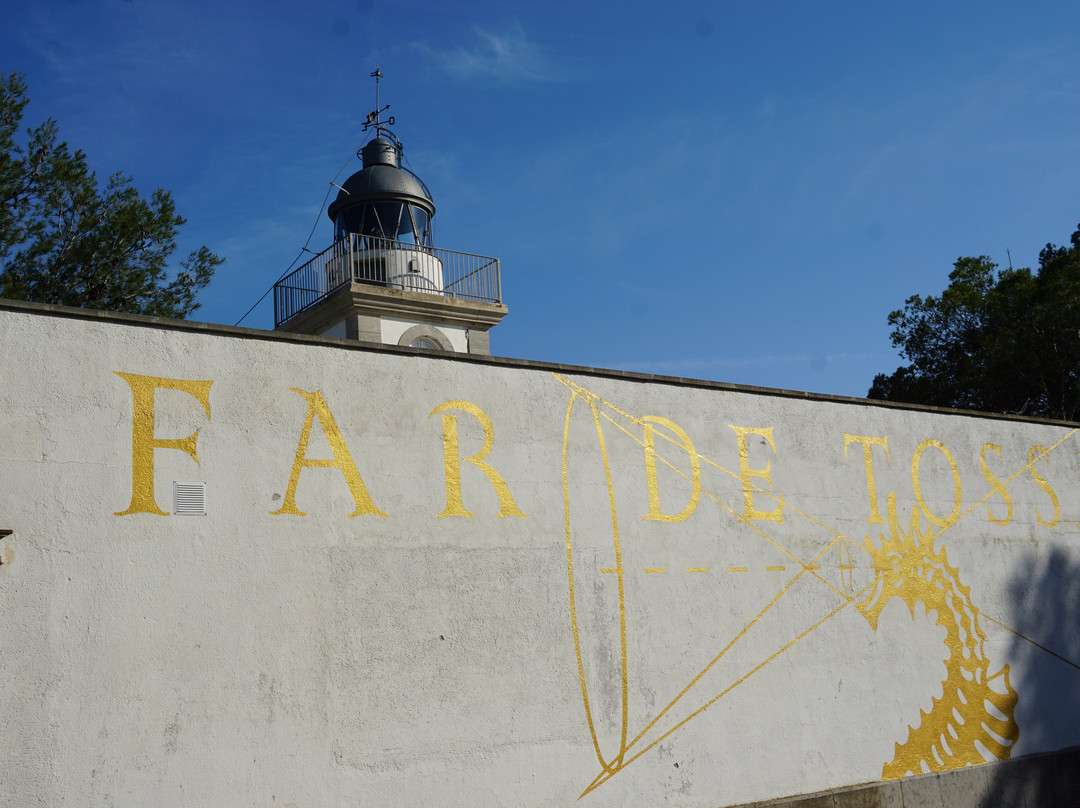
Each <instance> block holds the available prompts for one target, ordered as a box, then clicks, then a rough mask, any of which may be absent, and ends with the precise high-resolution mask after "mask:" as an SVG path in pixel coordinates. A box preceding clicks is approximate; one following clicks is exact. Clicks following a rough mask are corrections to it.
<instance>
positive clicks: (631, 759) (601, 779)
mask: <svg viewBox="0 0 1080 808" xmlns="http://www.w3.org/2000/svg"><path fill="white" fill-rule="evenodd" d="M801 575H802V573H801V572H800V573H799V575H797V576H795V577H796V579H797V578H798V577H799V576H801ZM794 582H795V581H794V579H793V580H792V582H791V583H794ZM789 586H790V584H789ZM872 587H873V584H869V585H867V586H866V587H864V588H863V589H862V590H861V591H860V592H859V593H858V594H857V595H856V596H855V597H854V598H851V599H850V600H847V601H846V602H844V603H841V604H840V605H839V606H837V607H836V608H835V609H833V610H832V611H831V612H829V613H828V614H827V615H825V616H824V617H823V618H821V619H820V620H818V621H817V622H816V623H814V625H812V626H810V628H808V629H806V631H804V632H803V633H802V634H800V635H799V636H798V637H796V638H795V639H793V640H791V642H789V643H788V644H787V645H785V646H784V647H783V648H781V649H780V650H779V651H776V652H775V653H773V654H772V655H771V656H770V657H768V659H766V660H764V661H763V662H760V663H759V664H758V665H756V666H755V667H754V668H752V669H751V670H750V671H749V672H748V673H746V674H744V675H743V676H742V678H740V679H738V680H737V681H735V682H733V683H732V684H730V685H728V686H727V687H726V688H724V689H723V690H722V691H720V693H718V694H717V695H716V696H715V697H714V698H712V699H711V700H710V701H708V702H706V703H705V704H704V705H702V706H701V707H699V708H698V709H697V710H695V711H694V712H692V713H691V714H690V715H688V716H686V718H684V719H683V720H682V721H680V722H679V723H678V724H676V725H675V726H673V727H672V728H671V729H669V730H668V731H667V732H665V733H664V734H663V735H661V736H660V737H659V738H657V739H656V740H654V741H653V742H652V743H650V744H649V745H648V746H646V747H644V748H642V749H641V750H640V751H639V752H637V753H636V754H635V755H632V756H631V757H629V758H627V759H626V760H625V761H624V762H623V763H622V764H621V765H620V766H618V767H617V768H616V769H615V771H613V772H608V773H606V774H605V775H601V776H600V777H599V778H597V780H598V781H593V783H590V784H589V787H588V788H587V789H586V790H585V791H583V792H582V793H581V795H580V796H579V797H578V799H581V797H584V796H585V795H586V794H588V793H589V792H590V791H592V790H594V789H596V788H598V787H600V786H601V785H603V784H604V783H606V782H607V781H608V780H610V779H611V778H612V777H614V776H615V775H616V774H618V773H619V772H620V771H622V770H623V769H625V768H626V767H627V766H629V765H630V764H631V763H633V762H634V761H635V760H637V759H638V758H640V757H641V756H642V755H644V754H645V753H646V752H648V751H649V750H650V749H652V748H653V747H654V746H656V745H657V744H659V743H662V742H663V741H664V739H666V738H667V737H668V736H670V735H671V734H672V733H674V732H675V731H676V730H679V729H681V728H682V727H684V726H686V724H688V723H689V722H690V721H691V720H693V719H694V718H697V717H698V716H699V715H701V713H703V712H705V711H706V710H707V709H709V708H710V707H712V706H713V705H714V704H716V702H718V701H720V699H722V698H723V697H724V696H726V695H727V694H728V693H730V692H731V691H732V690H734V689H735V688H736V687H738V686H739V685H741V684H742V683H743V682H745V681H746V680H747V679H749V678H750V677H751V676H753V675H754V674H755V673H757V672H758V671H760V670H761V669H762V668H764V667H765V666H766V665H768V664H769V663H770V662H772V661H773V660H774V659H776V658H777V657H778V656H780V654H782V653H784V652H785V651H787V650H788V649H789V648H791V647H792V646H793V645H795V643H797V642H799V641H800V640H802V639H803V637H805V636H806V635H807V634H809V633H810V632H812V631H814V629H816V628H818V627H819V626H821V625H822V624H823V623H824V622H825V621H826V620H830V619H831V618H833V617H835V616H836V615H837V614H839V613H840V611H841V610H843V609H844V607H845V606H847V605H848V604H850V603H851V602H852V601H853V600H855V599H857V598H859V597H862V595H863V594H864V593H866V592H867V591H868V590H870V589H871V588H872ZM777 597H779V596H777ZM638 737H640V736H638ZM635 740H636V739H635ZM632 745H633V741H631V746H632Z"/></svg>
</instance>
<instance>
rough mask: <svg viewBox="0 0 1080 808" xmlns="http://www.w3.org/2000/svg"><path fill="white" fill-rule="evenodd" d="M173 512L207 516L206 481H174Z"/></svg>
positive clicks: (180, 514)
mask: <svg viewBox="0 0 1080 808" xmlns="http://www.w3.org/2000/svg"><path fill="white" fill-rule="evenodd" d="M173 513H175V514H176V515H177V516H206V483H181V482H173Z"/></svg>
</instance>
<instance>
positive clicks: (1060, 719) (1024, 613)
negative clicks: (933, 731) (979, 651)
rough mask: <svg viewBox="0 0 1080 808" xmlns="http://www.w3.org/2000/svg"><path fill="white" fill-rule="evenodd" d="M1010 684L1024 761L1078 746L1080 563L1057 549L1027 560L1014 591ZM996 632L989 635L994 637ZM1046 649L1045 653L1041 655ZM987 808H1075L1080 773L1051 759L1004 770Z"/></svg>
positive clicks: (1071, 760)
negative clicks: (1015, 694)
mask: <svg viewBox="0 0 1080 808" xmlns="http://www.w3.org/2000/svg"><path fill="white" fill-rule="evenodd" d="M1009 600H1010V605H1011V607H1012V608H1011V614H1010V615H1009V618H1011V621H1012V622H1011V626H1012V628H1013V629H1015V630H1016V631H1017V632H1019V634H1022V635H1023V637H1021V636H1016V635H1014V636H1013V640H1012V643H1011V645H1010V648H1009V660H1010V667H1011V675H1010V678H1011V680H1012V683H1013V686H1014V687H1015V688H1016V690H1017V692H1018V693H1019V695H1020V700H1019V703H1018V704H1017V707H1016V718H1017V723H1018V724H1019V726H1020V741H1021V743H1022V745H1023V749H1024V750H1025V752H1026V754H1032V753H1039V752H1047V751H1052V750H1060V749H1066V748H1068V747H1075V746H1077V739H1078V736H1080V733H1078V732H1077V726H1078V724H1080V562H1077V561H1075V560H1073V559H1071V558H1070V557H1069V555H1068V554H1067V553H1065V552H1064V551H1063V550H1060V549H1057V548H1054V549H1052V550H1051V552H1050V555H1049V556H1048V557H1046V558H1045V559H1039V558H1038V556H1037V555H1036V553H1034V552H1032V553H1029V554H1028V556H1027V557H1026V558H1025V559H1024V561H1023V562H1022V563H1021V564H1019V565H1018V568H1017V571H1016V574H1015V575H1014V576H1013V580H1012V583H1011V585H1010V592H1009ZM992 628H994V627H993V625H992V624H989V625H985V626H984V630H985V631H988V632H989V630H991V629H992ZM1040 646H1041V647H1040ZM995 768H996V769H997V771H996V772H995V774H994V777H993V779H992V780H991V783H990V790H989V792H988V795H987V798H986V800H984V802H983V808H991V806H993V807H994V808H998V806H1033V807H1034V806H1044V805H1045V806H1055V805H1075V804H1076V802H1074V800H1076V799H1077V796H1076V795H1077V794H1078V793H1080V769H1078V767H1077V766H1076V763H1075V757H1074V756H1070V755H1066V756H1064V757H1062V756H1053V755H1051V756H1048V757H1045V758H1039V759H1035V760H1032V761H1031V765H1025V766H1000V767H995Z"/></svg>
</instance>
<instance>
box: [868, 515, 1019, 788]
mask: <svg viewBox="0 0 1080 808" xmlns="http://www.w3.org/2000/svg"><path fill="white" fill-rule="evenodd" d="M889 532H890V534H891V535H890V537H889V538H888V539H886V538H885V535H884V534H881V547H876V546H875V545H874V544H873V543H872V542H871V541H870V538H869V537H867V539H866V549H867V551H868V552H869V553H870V555H871V557H872V558H873V564H874V573H875V579H874V586H873V589H872V591H871V594H870V595H869V597H868V598H867V599H866V600H865V601H863V602H862V603H859V604H857V605H856V607H857V608H858V610H859V612H860V613H861V614H862V615H863V617H865V618H866V619H867V621H868V622H869V623H870V626H871V627H872V628H873V629H874V630H875V631H876V630H877V626H878V619H879V618H880V617H881V612H882V610H883V609H884V608H885V605H886V604H887V603H888V602H889V601H890V600H892V599H893V598H900V599H901V601H902V602H903V603H904V604H905V605H907V607H908V610H909V611H910V612H911V615H912V617H913V618H914V616H915V605H916V604H917V603H919V602H920V601H921V602H922V604H923V608H924V609H925V610H926V612H927V613H929V612H930V611H933V612H934V613H935V614H936V615H937V624H938V625H939V626H941V627H942V628H944V629H945V632H946V636H945V645H946V647H947V648H948V649H949V656H948V658H947V659H946V660H945V670H946V672H947V675H946V677H945V680H944V681H943V682H942V683H941V684H942V696H941V698H940V699H938V698H935V699H934V700H933V706H932V707H931V709H930V712H929V713H927V712H925V711H920V722H919V725H918V726H917V727H910V726H909V727H908V737H907V740H906V741H905V742H904V743H903V744H899V743H898V744H896V754H895V755H894V757H893V759H892V761H890V762H888V763H886V764H885V765H884V767H882V770H881V778H882V779H883V780H890V779H894V778H898V777H904V776H905V775H907V774H922V773H928V772H934V771H943V770H946V769H955V768H958V767H961V766H966V765H968V764H977V763H982V762H984V761H985V760H986V759H987V758H996V759H998V760H1004V759H1006V758H1008V757H1009V755H1010V753H1011V751H1012V746H1013V744H1014V743H1015V742H1016V739H1017V737H1018V736H1019V728H1018V727H1017V725H1016V720H1015V718H1014V717H1013V711H1014V709H1015V708H1016V702H1017V695H1016V691H1015V690H1013V688H1012V685H1011V684H1009V666H1008V665H1005V666H1003V667H1002V668H1001V669H1000V670H999V671H997V673H994V674H992V675H991V674H990V662H989V660H988V659H987V658H986V655H985V654H984V652H983V641H984V640H985V638H986V634H985V633H984V632H983V630H982V629H981V628H979V613H978V610H977V609H976V608H975V607H974V606H973V605H972V603H971V587H968V586H964V585H963V584H962V583H961V582H960V577H959V575H958V572H957V569H956V567H953V566H951V565H950V564H949V561H948V558H947V556H946V554H945V548H944V546H942V547H941V548H940V549H935V547H934V537H935V534H934V533H933V531H932V530H931V529H930V528H927V529H926V531H925V532H924V531H923V530H922V528H921V527H920V520H919V510H918V508H917V507H913V508H912V514H911V529H910V532H908V533H907V534H905V533H904V531H903V529H902V528H901V527H900V525H899V520H898V519H897V516H896V496H895V494H890V495H889ZM980 747H981V748H980Z"/></svg>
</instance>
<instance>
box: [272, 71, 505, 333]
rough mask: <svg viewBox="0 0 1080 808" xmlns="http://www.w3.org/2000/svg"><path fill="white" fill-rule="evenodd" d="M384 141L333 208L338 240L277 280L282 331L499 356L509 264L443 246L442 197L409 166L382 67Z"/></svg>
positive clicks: (377, 128) (379, 132) (370, 126)
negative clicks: (439, 243) (438, 231)
mask: <svg viewBox="0 0 1080 808" xmlns="http://www.w3.org/2000/svg"><path fill="white" fill-rule="evenodd" d="M371 75H372V76H374V77H375V104H376V106H375V111H373V112H371V113H370V114H369V115H368V117H367V121H366V122H365V124H364V131H365V132H368V131H373V132H374V137H373V138H372V139H371V140H369V141H368V142H367V143H366V144H365V145H364V146H363V147H362V148H361V149H360V151H359V152H358V156H359V157H360V158H361V160H362V161H363V167H362V168H361V169H360V170H359V171H357V172H356V173H355V174H353V175H352V176H351V177H349V178H348V179H347V180H346V181H345V182H344V184H343V185H340V186H338V188H339V193H338V195H337V199H335V200H334V202H333V203H331V205H330V206H329V208H328V209H327V214H328V215H329V217H330V220H331V221H332V222H333V223H334V243H333V244H332V245H331V246H330V247H328V248H327V249H326V250H324V251H323V252H322V253H320V254H318V255H317V256H315V257H314V258H313V259H311V260H310V261H308V262H307V263H306V264H304V265H303V266H302V267H300V268H299V269H297V270H296V271H295V272H292V273H291V274H289V275H287V276H286V277H285V278H283V279H282V280H280V281H278V283H276V284H275V285H274V327H275V329H277V330H280V331H293V332H298V333H302V334H315V335H319V336H326V337H339V338H343V339H354V340H360V341H364V342H379V343H383V344H386V345H406V346H411V347H416V348H428V349H433V350H442V351H453V352H457V353H473V354H490V353H491V350H490V342H489V338H488V331H489V330H490V329H491V328H492V326H495V325H497V324H498V323H499V321H500V320H502V318H503V317H504V316H505V315H506V313H507V308H506V306H505V305H504V304H503V302H502V289H501V282H500V276H499V260H498V259H497V258H489V257H486V256H481V255H474V254H471V253H463V252H455V251H452V250H445V249H440V248H436V247H435V246H434V244H433V242H432V219H433V218H434V216H435V201H434V200H433V199H432V196H431V193H430V192H429V191H428V189H427V186H426V185H424V183H423V181H422V180H421V179H420V178H419V177H418V176H416V174H414V173H413V172H412V171H410V170H409V169H407V168H405V167H403V166H402V164H401V155H402V146H401V141H400V140H398V138H397V136H396V135H394V133H393V132H392V131H391V130H390V128H389V127H390V126H391V125H393V123H394V119H393V118H392V117H390V118H388V119H387V121H386V122H385V123H384V122H383V121H382V113H383V112H385V111H386V110H387V109H389V107H390V105H389V104H387V105H386V106H385V107H382V108H380V107H379V79H381V78H382V73H381V72H380V71H379V70H378V68H376V70H375V72H374V73H372V74H371Z"/></svg>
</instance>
